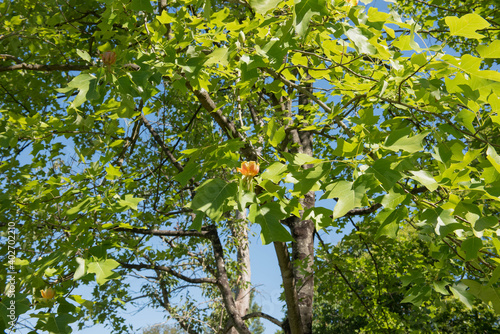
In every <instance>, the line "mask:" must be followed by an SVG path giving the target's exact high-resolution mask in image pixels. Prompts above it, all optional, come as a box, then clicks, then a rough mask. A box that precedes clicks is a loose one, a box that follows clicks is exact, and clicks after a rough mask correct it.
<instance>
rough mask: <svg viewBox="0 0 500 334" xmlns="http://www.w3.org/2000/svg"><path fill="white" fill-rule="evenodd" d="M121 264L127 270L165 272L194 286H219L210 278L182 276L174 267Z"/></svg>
mask: <svg viewBox="0 0 500 334" xmlns="http://www.w3.org/2000/svg"><path fill="white" fill-rule="evenodd" d="M119 263H120V265H121V266H122V267H124V268H127V269H154V270H160V271H164V272H166V273H169V274H170V275H172V276H174V277H177V278H178V279H181V280H183V281H186V282H188V283H192V284H203V283H209V284H217V281H216V280H215V279H213V278H210V277H201V278H191V277H187V276H185V275H182V274H181V273H178V272H177V271H175V270H173V269H172V267H167V266H158V265H151V264H131V263H124V262H119Z"/></svg>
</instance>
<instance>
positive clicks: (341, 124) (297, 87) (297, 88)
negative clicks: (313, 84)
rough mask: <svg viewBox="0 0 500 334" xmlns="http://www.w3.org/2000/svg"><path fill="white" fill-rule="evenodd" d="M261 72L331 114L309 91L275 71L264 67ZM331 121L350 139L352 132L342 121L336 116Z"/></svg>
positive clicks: (330, 109) (330, 110) (329, 109)
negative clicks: (294, 90)
mask: <svg viewBox="0 0 500 334" xmlns="http://www.w3.org/2000/svg"><path fill="white" fill-rule="evenodd" d="M261 70H262V71H264V72H266V73H267V74H269V75H271V76H272V77H273V78H274V79H276V80H279V81H281V82H283V83H284V84H285V85H287V86H288V87H290V88H294V89H296V90H298V91H299V92H300V93H302V94H304V95H307V97H309V98H310V99H311V100H313V101H314V102H316V103H317V104H318V105H319V106H320V107H321V108H323V110H325V111H326V112H327V113H329V114H331V113H333V111H332V108H330V107H329V106H327V105H326V104H325V103H324V102H323V101H321V100H320V99H319V98H318V97H317V96H315V95H314V94H313V93H311V92H310V91H309V90H307V89H305V88H304V87H302V86H300V85H297V84H295V83H293V82H291V81H290V80H287V79H285V78H284V77H283V76H282V75H280V74H278V73H276V72H275V71H273V70H272V69H270V68H265V67H262V68H261ZM333 120H334V121H335V123H336V124H337V125H338V126H340V127H341V128H342V129H343V130H344V132H345V133H346V134H347V135H348V136H349V137H352V136H353V134H352V131H351V129H349V127H348V126H347V125H345V124H344V122H342V120H340V118H339V117H338V116H335V117H334V118H333Z"/></svg>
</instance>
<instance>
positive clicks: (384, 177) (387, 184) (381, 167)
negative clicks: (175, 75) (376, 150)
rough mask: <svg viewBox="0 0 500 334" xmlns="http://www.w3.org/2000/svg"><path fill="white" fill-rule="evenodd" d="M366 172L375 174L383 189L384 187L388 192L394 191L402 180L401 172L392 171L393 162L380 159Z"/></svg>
mask: <svg viewBox="0 0 500 334" xmlns="http://www.w3.org/2000/svg"><path fill="white" fill-rule="evenodd" d="M366 172H367V173H373V174H374V175H375V177H376V178H377V180H379V181H380V183H382V187H384V189H385V190H386V191H389V190H390V189H392V187H394V185H395V184H396V183H397V182H398V181H399V180H401V178H402V174H401V173H400V172H398V171H396V170H394V169H391V162H390V161H388V160H386V159H378V160H377V161H375V163H374V164H373V166H371V167H370V168H368V169H367V171H366Z"/></svg>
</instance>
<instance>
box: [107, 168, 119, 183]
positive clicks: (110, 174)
mask: <svg viewBox="0 0 500 334" xmlns="http://www.w3.org/2000/svg"><path fill="white" fill-rule="evenodd" d="M120 176H122V172H120V167H115V166H109V167H106V180H115V179H118V178H119V177H120Z"/></svg>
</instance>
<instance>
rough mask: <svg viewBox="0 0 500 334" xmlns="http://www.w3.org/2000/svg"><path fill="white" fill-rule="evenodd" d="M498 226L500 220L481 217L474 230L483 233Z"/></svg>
mask: <svg viewBox="0 0 500 334" xmlns="http://www.w3.org/2000/svg"><path fill="white" fill-rule="evenodd" d="M497 224H498V218H497V217H493V216H489V217H481V218H479V219H478V220H476V222H475V223H474V230H476V231H483V230H485V229H487V228H492V227H493V226H495V225H497Z"/></svg>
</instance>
